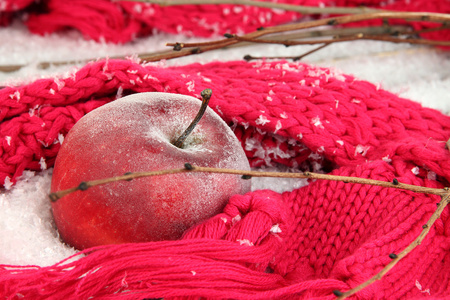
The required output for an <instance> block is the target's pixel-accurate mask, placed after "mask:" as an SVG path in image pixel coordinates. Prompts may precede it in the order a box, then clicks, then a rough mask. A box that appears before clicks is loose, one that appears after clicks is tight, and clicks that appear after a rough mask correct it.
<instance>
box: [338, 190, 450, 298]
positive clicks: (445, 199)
mask: <svg viewBox="0 0 450 300" xmlns="http://www.w3.org/2000/svg"><path fill="white" fill-rule="evenodd" d="M449 203H450V192H449V191H448V189H447V192H446V193H445V194H444V195H442V196H441V201H440V202H439V203H438V206H437V209H436V211H435V212H434V213H433V214H432V215H431V217H430V219H429V220H428V222H427V223H426V224H425V225H423V226H422V228H423V230H422V232H421V233H420V234H419V236H418V237H417V238H416V239H415V240H414V241H413V242H412V243H411V244H409V245H408V247H406V248H405V249H404V250H403V251H402V252H400V253H399V254H395V253H391V254H389V257H390V258H391V259H392V261H391V262H390V263H389V264H387V265H386V266H385V267H384V268H383V269H382V270H381V271H380V272H379V273H378V274H376V275H375V276H373V277H372V278H370V279H369V280H367V281H366V282H364V283H362V284H360V285H358V286H357V287H355V288H353V289H351V290H349V291H346V292H344V293H342V292H340V291H334V294H335V295H336V296H338V299H345V298H347V297H349V296H351V295H353V294H355V293H357V292H358V291H360V290H362V289H364V288H365V287H367V286H369V285H371V284H372V283H374V282H375V281H377V280H380V279H381V278H382V277H383V276H384V275H385V274H386V273H387V272H389V271H390V270H391V269H392V268H393V267H394V266H395V265H396V264H397V263H398V262H399V261H400V260H401V259H402V258H404V257H405V256H406V255H407V254H408V253H410V252H411V251H412V250H413V249H414V248H416V247H417V246H418V245H420V243H421V242H422V241H423V240H424V238H425V237H426V235H427V234H428V232H429V231H430V229H431V226H433V224H434V222H436V220H437V219H439V217H440V216H441V213H442V212H443V211H444V208H445V207H446V206H447V205H448V204H449Z"/></svg>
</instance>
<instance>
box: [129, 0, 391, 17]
mask: <svg viewBox="0 0 450 300" xmlns="http://www.w3.org/2000/svg"><path fill="white" fill-rule="evenodd" d="M125 1H134V2H144V3H152V4H158V5H160V6H175V5H204V4H210V5H211V4H233V5H245V6H255V7H263V8H271V9H282V10H285V11H293V12H298V13H301V14H306V15H309V14H361V13H368V12H380V11H386V10H381V9H376V8H367V7H318V6H302V5H294V4H285V3H276V2H266V1H255V0H125Z"/></svg>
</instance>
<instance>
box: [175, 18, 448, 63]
mask: <svg viewBox="0 0 450 300" xmlns="http://www.w3.org/2000/svg"><path fill="white" fill-rule="evenodd" d="M373 19H383V20H387V19H404V20H409V21H424V20H426V21H429V22H437V23H444V25H445V26H444V27H446V22H450V15H449V14H440V13H418V12H379V13H367V14H359V15H347V16H341V17H334V18H327V19H320V20H314V21H308V22H302V23H294V24H287V25H278V26H273V27H267V28H263V29H261V30H256V31H254V32H252V33H249V34H246V35H243V36H237V35H230V36H229V37H228V38H226V39H222V40H218V41H213V42H204V43H195V44H194V43H167V46H172V47H176V49H177V50H183V48H190V47H191V48H193V47H194V49H196V51H195V52H196V53H202V52H206V51H211V50H215V49H219V48H223V47H226V46H230V45H233V44H236V43H238V42H241V41H247V42H249V41H251V42H254V43H258V42H271V41H270V40H267V41H261V39H260V38H261V37H262V36H265V35H270V34H277V33H281V32H290V31H295V30H301V29H309V28H314V27H319V26H324V25H333V26H335V25H342V24H348V23H353V22H359V21H367V20H373ZM371 37H374V38H375V36H373V35H371ZM361 38H366V39H368V38H367V36H365V35H364V34H362V35H361V34H359V35H358V34H357V35H356V36H354V37H353V38H352V39H353V40H354V39H361ZM348 40H349V38H342V41H348ZM337 41H339V40H337ZM393 41H396V42H404V43H411V42H412V39H396V38H393ZM325 42H331V41H330V40H327V41H323V40H322V41H319V42H314V41H308V42H301V43H303V44H305V43H308V44H313V43H321V44H322V43H325ZM276 43H278V44H280V42H279V41H276ZM418 43H421V44H428V43H429V44H431V45H435V44H439V43H442V44H439V45H447V44H448V43H449V42H448V41H434V40H433V41H431V40H421V42H418ZM281 44H283V43H281ZM183 54H186V53H182V54H181V55H183Z"/></svg>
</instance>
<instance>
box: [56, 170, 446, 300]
mask: <svg viewBox="0 0 450 300" xmlns="http://www.w3.org/2000/svg"><path fill="white" fill-rule="evenodd" d="M185 172H202V173H224V174H235V175H241V176H242V178H243V179H251V178H252V177H278V178H309V179H320V180H333V181H342V182H344V183H354V184H369V185H375V186H381V187H386V188H396V189H403V190H408V191H412V192H416V193H426V194H433V195H439V196H441V201H440V202H439V203H438V205H437V209H436V211H435V212H434V213H433V214H432V215H431V217H430V219H429V220H428V222H427V223H426V224H424V225H423V226H422V228H423V230H422V232H421V233H420V234H419V236H418V237H417V238H416V239H415V240H414V241H413V242H412V243H411V244H409V245H408V246H407V247H406V248H405V249H404V250H403V251H402V252H400V253H399V254H395V253H391V254H389V257H390V258H391V259H392V261H391V262H390V263H389V264H388V265H386V266H385V267H384V268H383V269H382V270H381V271H380V272H379V273H378V274H376V275H375V276H373V277H372V278H370V279H369V280H367V281H366V282H364V283H362V284H360V285H359V286H357V287H355V288H353V289H351V290H348V291H346V292H341V291H339V290H335V291H333V293H334V295H336V296H337V297H338V299H345V298H347V297H349V296H351V295H353V294H355V293H357V292H358V291H360V290H362V289H364V288H365V287H367V286H368V285H370V284H372V283H374V282H375V281H377V280H380V279H381V278H382V277H383V276H384V275H385V274H386V273H388V272H389V271H390V270H391V269H392V268H393V267H394V266H395V265H396V264H397V263H398V262H399V261H400V260H401V259H402V258H404V257H405V256H406V255H407V254H408V253H410V252H411V251H412V250H413V249H414V248H415V247H417V246H418V245H420V244H421V242H422V241H423V240H424V238H425V237H426V235H427V234H428V232H429V231H430V229H431V227H432V226H433V224H434V223H435V222H436V220H437V219H439V218H440V215H441V214H442V212H443V210H444V209H445V207H446V206H447V205H448V204H449V203H450V189H449V188H447V187H446V188H443V189H439V188H428V187H422V186H416V185H410V184H404V183H400V182H398V180H397V179H394V180H393V181H392V182H386V181H380V180H373V179H366V178H359V177H350V176H338V175H328V174H319V173H312V172H303V173H282V172H259V171H242V170H234V169H220V168H208V167H199V166H193V165H191V164H189V163H186V164H185V167H184V168H180V169H168V170H160V171H152V172H135V173H126V174H124V175H122V176H116V177H111V178H106V179H101V180H93V181H86V182H81V183H80V184H79V185H78V186H77V187H73V188H70V189H66V190H62V191H57V192H54V193H51V194H50V195H49V198H50V200H51V201H52V202H55V201H58V199H60V198H61V197H64V196H65V195H68V194H70V193H73V192H75V191H85V190H87V189H88V188H90V187H93V186H97V185H103V184H107V183H111V182H117V181H130V180H133V179H137V178H141V177H148V176H162V175H168V174H177V173H185Z"/></svg>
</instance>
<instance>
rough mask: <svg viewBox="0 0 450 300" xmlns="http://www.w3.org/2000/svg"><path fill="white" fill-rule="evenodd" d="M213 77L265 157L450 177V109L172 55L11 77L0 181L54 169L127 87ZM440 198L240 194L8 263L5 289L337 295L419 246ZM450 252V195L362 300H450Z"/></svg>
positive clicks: (339, 187)
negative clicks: (182, 216)
mask: <svg viewBox="0 0 450 300" xmlns="http://www.w3.org/2000/svg"><path fill="white" fill-rule="evenodd" d="M205 88H211V89H212V90H213V97H212V99H211V101H210V106H211V108H213V109H214V110H215V111H216V112H217V113H218V114H219V115H220V116H222V117H223V119H224V120H225V121H226V122H229V123H230V125H231V126H232V128H234V131H235V133H236V135H237V136H238V138H239V139H240V141H241V142H242V145H243V147H244V149H245V151H246V154H247V157H248V159H249V161H250V163H251V165H252V166H264V165H271V164H272V165H273V164H276V163H278V164H283V165H287V166H290V167H297V168H299V169H302V170H308V169H314V167H315V166H317V164H320V165H321V166H323V167H324V171H327V172H329V173H330V174H336V175H346V176H358V177H362V178H372V179H378V180H385V181H392V180H393V179H394V178H397V179H398V181H399V182H403V183H409V184H415V185H421V186H428V187H442V186H448V182H449V179H450V153H449V151H448V150H447V149H445V142H446V141H447V140H448V138H449V136H450V118H449V117H448V116H445V115H442V114H441V113H440V112H438V111H436V110H433V109H428V108H423V107H421V106H420V105H419V104H417V103H415V102H412V101H409V100H407V99H402V98H400V97H398V96H396V95H394V94H391V93H389V92H387V91H385V90H382V89H380V88H379V87H377V86H376V85H373V84H371V83H369V82H366V81H362V80H358V79H356V78H354V77H352V76H348V75H344V74H340V73H338V72H336V71H333V70H330V69H326V68H318V67H313V66H309V65H306V64H303V63H288V62H284V61H272V62H265V61H256V62H253V63H247V62H243V61H236V62H214V63H209V64H204V65H203V64H191V65H187V66H181V67H163V66H161V65H158V64H146V65H141V64H138V63H136V62H133V61H124V60H104V61H98V62H93V63H89V64H87V65H86V66H85V67H84V68H82V69H80V70H79V71H78V72H76V73H74V74H73V75H72V76H69V77H67V78H59V79H56V78H55V79H41V80H37V81H35V82H33V83H31V84H28V85H23V86H19V87H7V88H4V89H2V90H1V91H0V120H1V121H2V122H1V124H0V141H1V143H0V154H1V155H0V156H1V159H0V176H1V178H0V180H1V181H2V182H3V181H5V183H6V184H7V185H10V181H12V182H13V181H14V180H16V179H17V177H18V176H20V174H21V173H22V171H23V170H24V169H31V170H39V169H40V166H42V164H40V162H42V161H44V162H45V163H46V165H47V166H49V167H50V166H52V164H53V162H54V159H55V156H56V154H57V152H58V149H59V147H60V143H61V141H62V137H63V136H64V135H66V133H67V132H68V130H70V128H71V127H72V126H73V124H74V123H75V122H76V121H78V120H79V119H80V118H81V117H82V116H83V115H84V114H86V113H87V112H89V111H91V110H93V109H95V108H96V107H99V106H101V105H103V104H105V103H107V102H109V101H114V100H115V99H116V98H117V97H118V96H119V97H120V96H121V95H127V94H131V93H137V92H149V91H158V92H169V93H179V94H186V95H191V96H194V97H197V98H199V95H200V92H201V91H202V90H203V89H205ZM258 143H259V144H258ZM255 144H258V145H259V147H254V145H255ZM8 178H10V180H9V179H8ZM5 179H6V180H5ZM439 200H440V199H439V197H437V196H432V195H426V194H415V193H412V192H408V191H402V190H396V189H388V188H382V187H375V186H369V185H360V184H350V183H343V182H333V181H325V180H317V181H313V182H310V184H309V185H308V186H305V187H302V188H299V189H296V190H293V191H291V192H284V193H281V194H280V193H276V192H273V191H268V190H259V191H254V192H250V193H248V194H246V195H235V196H233V197H232V198H231V199H230V201H229V203H228V205H227V206H226V207H225V209H224V211H223V212H222V213H221V214H219V215H217V216H215V217H213V218H211V219H209V220H208V221H206V222H204V223H202V224H199V225H198V226H195V227H193V228H191V229H190V230H188V231H187V232H186V233H185V235H184V236H183V239H181V240H179V241H163V242H151V243H142V244H124V245H109V246H101V247H96V248H91V249H87V250H84V251H82V252H80V253H78V254H76V255H75V256H74V257H71V258H68V259H67V260H66V261H62V262H60V263H57V264H55V265H53V266H49V267H40V266H11V265H0V294H1V295H3V296H6V298H7V299H15V298H19V297H22V296H24V297H25V298H27V299H28V298H29V299H69V298H77V299H88V298H90V297H92V298H96V297H100V298H102V299H110V298H115V299H117V298H118V299H136V298H140V299H143V298H159V297H162V298H164V299H194V298H196V297H203V298H205V299H213V298H214V299H217V298H227V299H229V298H235V299H293V298H295V299H311V298H315V299H334V298H335V296H334V295H333V294H332V291H333V290H340V291H346V290H348V289H351V288H353V287H355V286H357V285H359V284H361V283H362V282H364V281H366V280H368V279H369V278H371V277H372V276H373V275H374V274H376V273H377V272H378V271H380V270H381V268H383V267H384V266H385V265H386V264H388V263H389V262H390V260H391V259H390V258H389V257H388V256H389V254H390V253H399V252H400V251H402V250H403V249H404V248H405V247H406V246H407V245H408V244H409V243H411V241H413V240H414V239H415V238H416V237H417V236H418V234H419V233H420V232H421V230H422V225H423V224H425V223H426V221H427V220H428V218H429V217H430V216H431V214H432V213H433V211H434V210H435V209H436V203H437V202H439ZM449 250H450V218H449V209H448V207H447V208H446V209H445V210H444V211H443V213H442V215H441V217H440V219H438V220H437V221H436V223H435V224H434V226H433V227H432V228H431V230H430V233H429V234H428V236H427V237H426V238H425V239H424V241H423V242H422V244H421V245H419V246H418V247H417V248H416V249H415V250H414V251H413V252H411V253H410V254H409V255H408V256H406V257H405V258H404V259H403V260H401V261H400V262H399V263H398V265H397V266H396V267H395V268H394V269H393V270H391V271H390V272H389V273H388V274H387V275H386V276H385V277H383V278H382V279H381V280H380V281H377V282H375V283H374V284H372V285H370V286H369V287H367V288H365V289H364V290H362V291H360V292H359V293H357V295H356V296H354V299H376V298H380V299H387V298H388V299H421V298H426V297H431V298H433V299H445V298H448V295H449V294H450V282H449V279H450V251H449Z"/></svg>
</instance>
